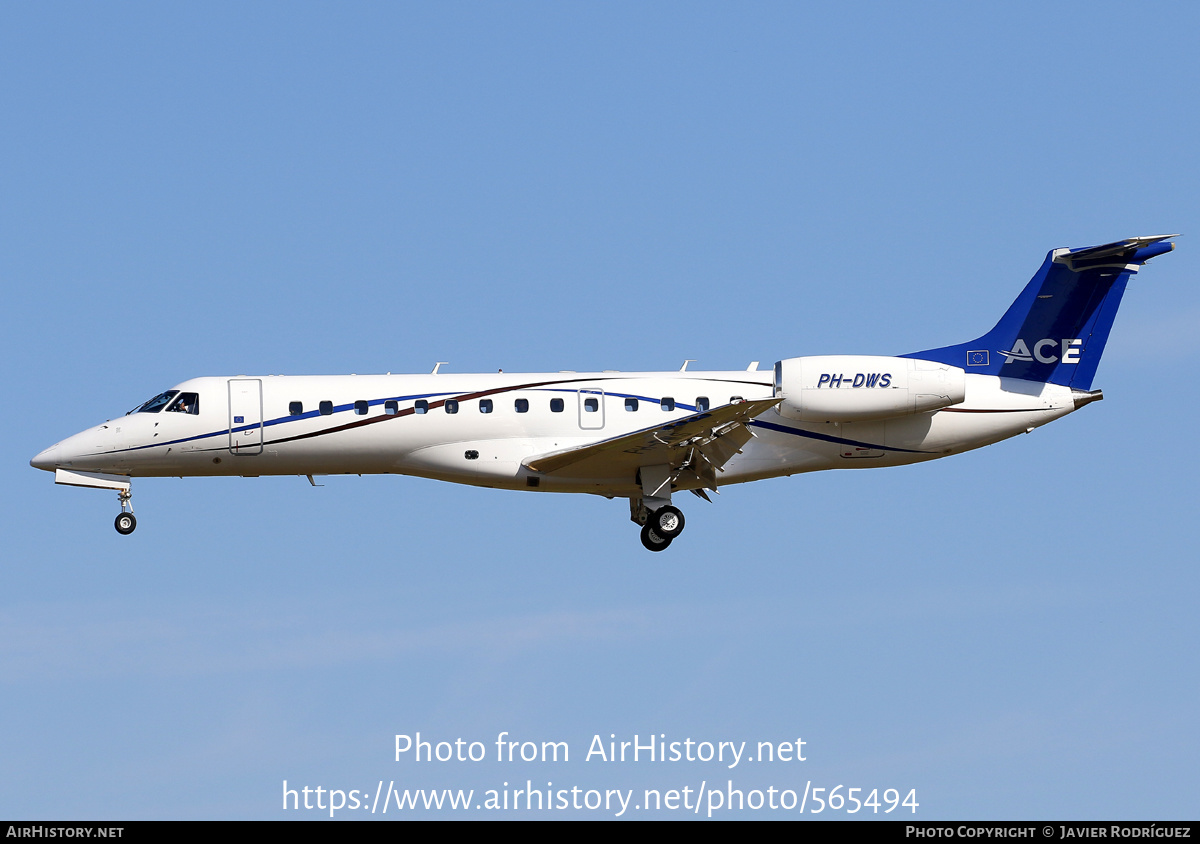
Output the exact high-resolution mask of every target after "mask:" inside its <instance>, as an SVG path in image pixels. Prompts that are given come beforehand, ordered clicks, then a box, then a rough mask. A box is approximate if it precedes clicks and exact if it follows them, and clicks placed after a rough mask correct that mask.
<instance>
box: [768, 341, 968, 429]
mask: <svg viewBox="0 0 1200 844" xmlns="http://www.w3.org/2000/svg"><path fill="white" fill-rule="evenodd" d="M775 395H776V396H778V397H782V398H783V401H782V402H781V403H780V404H779V413H780V414H781V415H783V416H786V417H787V418H788V419H795V420H797V421H799V422H860V421H863V420H867V419H887V418H888V417H891V416H908V415H910V414H913V413H922V412H924V411H929V410H937V409H938V408H942V407H949V406H950V405H952V404H958V403H959V402H961V401H963V400H964V399H965V398H966V396H967V378H966V373H965V372H964V371H963V370H961V369H959V368H958V367H957V366H950V365H949V364H945V363H936V362H934V361H928V360H916V359H914V358H890V357H881V356H877V355H815V356H812V357H803V358H788V359H787V360H781V361H779V363H777V364H775Z"/></svg>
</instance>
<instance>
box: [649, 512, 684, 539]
mask: <svg viewBox="0 0 1200 844" xmlns="http://www.w3.org/2000/svg"><path fill="white" fill-rule="evenodd" d="M647 524H649V525H652V526H653V527H654V531H655V533H657V534H658V535H659V536H661V537H663V538H665V539H668V540H671V539H674V538H675V537H677V536H679V534H681V533H683V513H681V512H680V511H679V509H678V508H677V507H672V506H671V505H670V504H666V505H664V506H662V507H659V508H658V509H657V510H655V511H654V512H653V513H651V514H650V519H649V521H648V522H647Z"/></svg>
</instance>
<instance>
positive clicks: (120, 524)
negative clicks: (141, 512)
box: [115, 513, 137, 536]
mask: <svg viewBox="0 0 1200 844" xmlns="http://www.w3.org/2000/svg"><path fill="white" fill-rule="evenodd" d="M115 525H116V528H117V533H119V534H121V536H129V534H131V533H133V529H134V528H135V527H137V519H135V518H134V517H133V513H119V514H118V515H117V520H116V522H115Z"/></svg>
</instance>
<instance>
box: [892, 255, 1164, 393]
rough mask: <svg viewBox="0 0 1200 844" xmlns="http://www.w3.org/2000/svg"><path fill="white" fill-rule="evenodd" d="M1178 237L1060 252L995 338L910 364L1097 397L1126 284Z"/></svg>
mask: <svg viewBox="0 0 1200 844" xmlns="http://www.w3.org/2000/svg"><path fill="white" fill-rule="evenodd" d="M1172 237H1177V235H1173V234H1168V235H1159V236H1155V237H1133V238H1130V239H1128V240H1122V241H1119V242H1117V243H1106V244H1104V245H1103V246H1092V247H1089V248H1087V249H1055V250H1054V251H1052V252H1051V253H1050V254H1049V255H1047V256H1046V261H1045V263H1043V264H1042V267H1041V269H1039V270H1038V271H1037V273H1036V274H1035V275H1034V276H1033V278H1032V279H1030V281H1029V284H1027V285H1025V289H1024V290H1022V291H1021V295H1020V296H1018V297H1017V300H1016V301H1015V302H1013V303H1012V305H1011V306H1010V307H1009V309H1008V311H1007V312H1006V313H1005V314H1004V316H1003V317H1001V318H1000V321H999V322H998V323H996V327H995V328H993V329H992V330H991V331H989V332H988V333H987V334H985V335H983V336H982V337H980V338H979V339H978V340H972V341H970V342H969V343H959V344H958V345H956V346H943V347H942V348H940V349H928V350H926V351H923V352H913V353H912V354H907V355H902V357H906V358H920V359H922V360H933V361H938V362H939V363H948V364H950V365H951V366H960V367H962V368H963V369H965V370H966V371H967V372H968V373H978V374H981V375H1001V376H1004V377H1005V378H1021V379H1024V380H1026V381H1046V382H1049V383H1051V384H1061V385H1063V386H1067V387H1073V388H1075V389H1077V390H1090V389H1091V386H1092V378H1093V377H1094V376H1095V374H1096V366H1097V365H1098V364H1099V363H1100V355H1101V354H1103V352H1104V344H1105V343H1106V342H1107V341H1108V332H1109V331H1110V330H1111V329H1112V324H1113V319H1114V318H1115V317H1116V315H1117V307H1118V306H1119V305H1120V304H1121V296H1122V295H1123V294H1124V293H1125V284H1126V283H1127V282H1128V281H1129V277H1130V276H1131V275H1133V274H1134V273H1136V272H1137V271H1138V270H1139V269H1140V268H1141V266H1142V264H1144V263H1146V261H1149V260H1150V259H1151V258H1153V257H1154V256H1155V255H1162V254H1163V253H1164V252H1170V251H1171V250H1172V249H1174V248H1175V244H1174V243H1167V242H1165V241H1167V240H1168V239H1169V238H1172Z"/></svg>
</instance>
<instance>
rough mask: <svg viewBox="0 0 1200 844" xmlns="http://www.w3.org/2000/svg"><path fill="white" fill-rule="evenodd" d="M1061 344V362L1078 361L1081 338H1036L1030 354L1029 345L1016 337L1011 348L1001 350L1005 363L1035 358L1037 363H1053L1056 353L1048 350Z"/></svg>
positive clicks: (1027, 361)
mask: <svg viewBox="0 0 1200 844" xmlns="http://www.w3.org/2000/svg"><path fill="white" fill-rule="evenodd" d="M1060 344H1061V347H1062V362H1063V363H1079V353H1080V352H1082V351H1083V348H1082V346H1083V341H1082V340H1078V339H1075V340H1067V339H1064V340H1050V339H1043V340H1038V341H1037V342H1036V343H1034V344H1033V352H1032V354H1031V353H1030V351H1029V346H1028V345H1026V343H1025V341H1024V340H1022V339H1020V338H1018V339H1017V342H1015V343H1013V347H1012V349H1010V350H1009V351H1007V352H1001V353H1000V354H1002V355H1004V362H1005V363H1012V362H1013V361H1022V362H1024V363H1033V361H1034V360H1035V359H1036V360H1037V362H1038V363H1055V362H1057V361H1058V360H1059V357H1058V355H1056V354H1054V352H1051V351H1049V350H1050V349H1056V348H1057V347H1059V346H1060Z"/></svg>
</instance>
